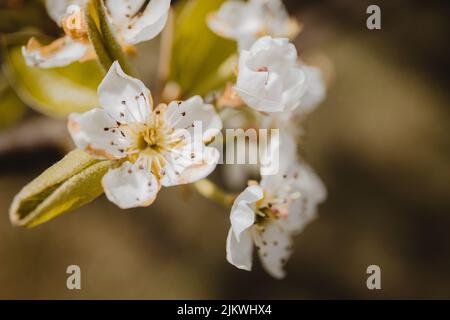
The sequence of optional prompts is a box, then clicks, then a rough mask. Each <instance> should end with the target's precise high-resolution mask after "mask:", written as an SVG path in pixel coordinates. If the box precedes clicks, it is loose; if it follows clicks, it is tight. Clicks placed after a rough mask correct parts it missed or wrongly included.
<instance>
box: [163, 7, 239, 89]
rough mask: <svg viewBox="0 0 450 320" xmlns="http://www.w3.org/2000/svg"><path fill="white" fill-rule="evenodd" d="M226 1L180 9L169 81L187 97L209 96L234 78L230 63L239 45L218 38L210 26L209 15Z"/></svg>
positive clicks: (177, 17)
mask: <svg viewBox="0 0 450 320" xmlns="http://www.w3.org/2000/svg"><path fill="white" fill-rule="evenodd" d="M223 2H224V0H191V1H187V2H186V1H185V2H182V3H181V4H180V7H179V8H177V9H178V10H177V12H176V13H175V25H174V36H173V45H172V50H171V52H172V53H171V62H170V76H169V80H170V81H175V82H177V83H178V84H179V85H180V86H181V91H182V97H183V98H188V97H189V96H191V95H195V94H199V95H206V94H208V93H209V92H210V91H212V90H215V89H218V88H220V87H222V86H223V85H224V84H225V83H226V82H227V81H228V80H229V79H232V77H233V69H232V68H231V67H230V68H226V64H227V61H229V59H230V58H231V57H232V56H233V54H235V53H236V51H237V48H236V43H235V42H234V41H230V40H227V39H224V38H222V37H219V36H217V35H215V34H214V33H213V32H212V31H211V30H210V29H209V27H208V26H207V24H206V17H207V15H208V14H209V13H211V12H213V11H216V10H217V9H218V8H219V7H220V5H221V4H222V3H223ZM230 65H231V64H230ZM222 66H224V68H221V67H222Z"/></svg>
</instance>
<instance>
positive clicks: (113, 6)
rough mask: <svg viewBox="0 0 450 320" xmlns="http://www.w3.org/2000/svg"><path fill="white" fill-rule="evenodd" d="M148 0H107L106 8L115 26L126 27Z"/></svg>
mask: <svg viewBox="0 0 450 320" xmlns="http://www.w3.org/2000/svg"><path fill="white" fill-rule="evenodd" d="M145 1H146V0H119V1H117V0H105V6H106V8H107V9H108V13H109V14H110V15H111V19H112V21H113V22H114V23H115V24H120V25H125V24H126V23H127V22H129V21H130V19H131V18H132V17H134V16H135V15H136V14H137V13H138V12H139V10H140V9H141V8H142V6H143V5H144V4H145Z"/></svg>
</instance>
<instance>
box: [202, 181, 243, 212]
mask: <svg viewBox="0 0 450 320" xmlns="http://www.w3.org/2000/svg"><path fill="white" fill-rule="evenodd" d="M193 186H194V188H195V189H196V190H197V192H198V193H200V194H201V195H202V196H204V197H205V198H207V199H209V200H212V201H214V202H216V203H218V204H220V205H221V206H223V207H224V208H227V209H229V208H231V206H232V205H233V202H234V199H235V198H236V195H234V194H231V193H228V192H226V191H224V190H223V189H221V188H220V187H219V186H218V185H216V184H215V183H214V182H212V181H211V180H208V179H203V180H200V181H197V182H195V183H194V184H193Z"/></svg>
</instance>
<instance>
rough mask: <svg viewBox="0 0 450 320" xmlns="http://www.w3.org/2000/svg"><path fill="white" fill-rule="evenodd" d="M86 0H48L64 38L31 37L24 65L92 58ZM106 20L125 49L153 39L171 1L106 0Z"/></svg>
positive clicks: (43, 65) (50, 65) (52, 64)
mask: <svg viewBox="0 0 450 320" xmlns="http://www.w3.org/2000/svg"><path fill="white" fill-rule="evenodd" d="M86 3H87V1H86V0H47V1H46V8H47V11H48V14H49V16H50V17H51V18H52V19H53V20H54V21H55V22H56V23H57V24H58V25H59V26H61V27H62V28H63V30H64V33H65V35H64V37H62V38H59V39H57V40H55V41H54V42H52V43H50V44H49V45H42V44H41V43H39V42H38V41H37V40H36V39H34V38H31V39H30V41H29V42H28V44H27V46H25V47H23V48H22V53H23V56H24V58H25V61H26V63H27V65H29V66H35V67H41V68H53V67H61V66H66V65H68V64H70V63H73V62H75V61H84V60H88V59H92V58H94V57H95V51H94V49H93V47H92V44H91V43H90V41H89V36H88V31H87V24H86V21H85V17H84V14H85V6H86ZM105 7H106V12H107V14H108V19H109V22H110V23H111V26H112V28H113V30H114V31H115V33H116V36H117V39H118V41H119V43H120V44H121V45H122V47H123V48H124V50H131V48H132V46H133V45H135V44H137V43H140V42H143V41H147V40H150V39H153V38H154V37H156V36H157V35H158V34H159V33H160V32H161V31H162V29H163V28H164V26H165V24H166V21H167V18H168V14H169V8H170V0H150V1H149V2H148V4H146V0H120V1H119V0H105Z"/></svg>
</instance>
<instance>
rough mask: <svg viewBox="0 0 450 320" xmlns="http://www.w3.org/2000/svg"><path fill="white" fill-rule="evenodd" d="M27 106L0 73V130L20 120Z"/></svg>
mask: <svg viewBox="0 0 450 320" xmlns="http://www.w3.org/2000/svg"><path fill="white" fill-rule="evenodd" d="M25 111H26V107H25V105H24V104H23V102H22V101H21V100H20V99H19V97H17V95H16V94H15V93H14V90H12V89H11V87H10V86H9V84H8V83H6V80H5V79H3V76H2V75H1V73H0V130H1V129H3V128H6V127H8V126H10V125H12V124H14V123H16V122H17V121H19V120H20V119H21V118H22V117H23V115H24V114H25Z"/></svg>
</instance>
